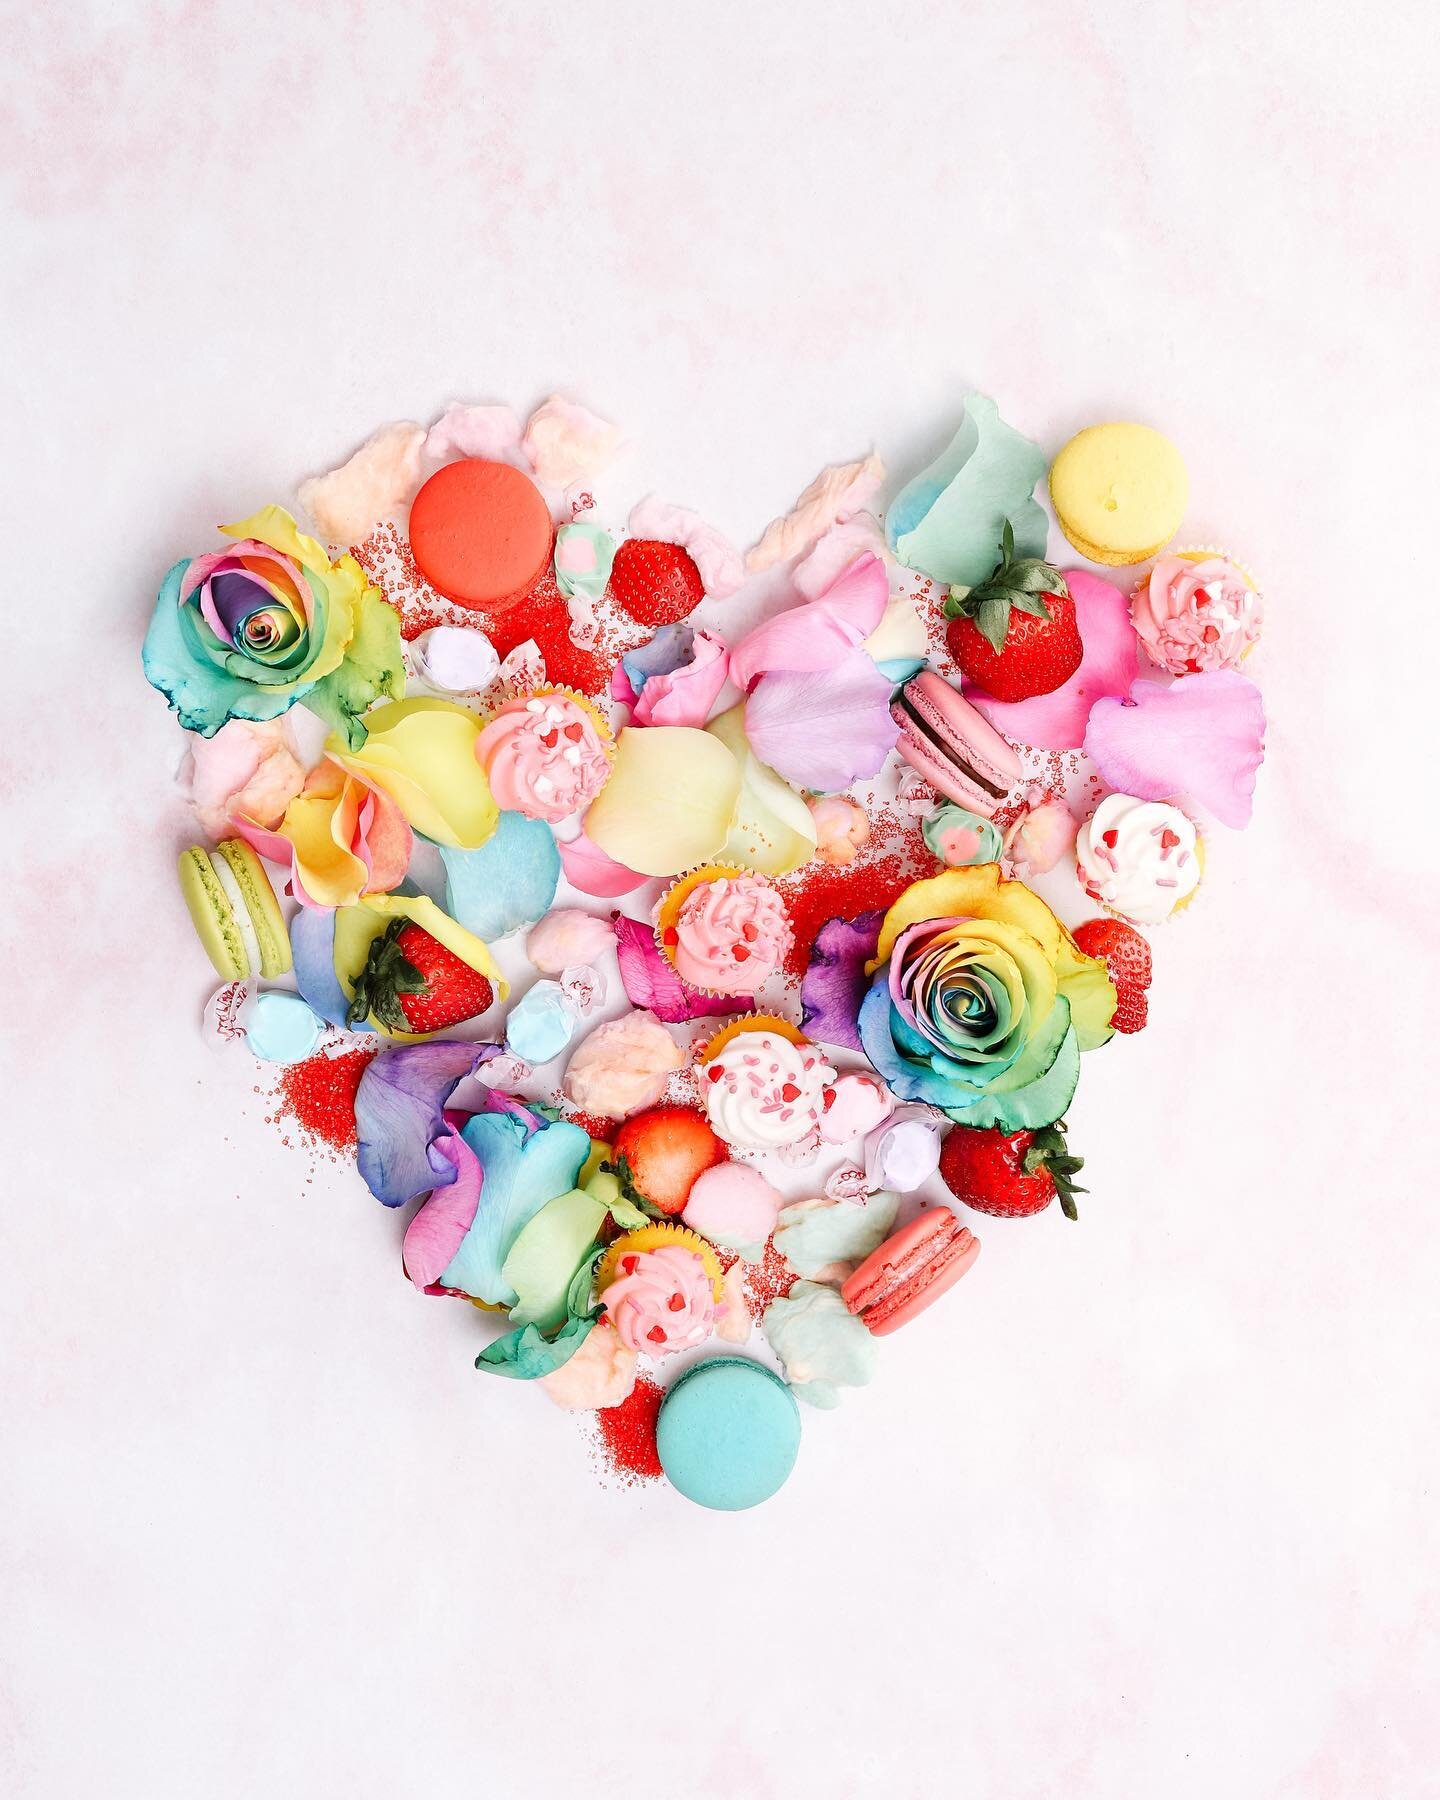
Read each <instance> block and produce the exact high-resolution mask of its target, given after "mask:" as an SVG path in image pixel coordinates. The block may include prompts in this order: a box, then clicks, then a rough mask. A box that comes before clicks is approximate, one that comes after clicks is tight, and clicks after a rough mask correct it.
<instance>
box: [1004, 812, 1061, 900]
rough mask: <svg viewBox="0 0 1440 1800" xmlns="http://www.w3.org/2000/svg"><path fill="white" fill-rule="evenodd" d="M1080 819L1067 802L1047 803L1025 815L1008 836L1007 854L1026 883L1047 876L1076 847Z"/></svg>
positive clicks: (1011, 828)
mask: <svg viewBox="0 0 1440 1800" xmlns="http://www.w3.org/2000/svg"><path fill="white" fill-rule="evenodd" d="M1079 828H1080V824H1079V820H1078V819H1076V817H1075V815H1074V813H1072V812H1071V810H1070V808H1069V807H1068V806H1066V804H1065V803H1064V801H1063V800H1047V801H1045V802H1044V803H1043V804H1042V805H1040V806H1032V807H1031V808H1030V810H1029V811H1028V812H1024V813H1021V815H1020V817H1019V818H1018V819H1016V820H1015V822H1014V824H1013V825H1011V826H1010V827H1009V829H1008V830H1007V831H1006V833H1005V843H1004V850H1003V854H1004V855H1005V856H1006V857H1008V858H1009V861H1010V866H1011V868H1012V869H1013V870H1014V871H1015V873H1016V875H1017V876H1019V878H1020V879H1021V880H1022V881H1024V880H1027V879H1028V878H1029V877H1030V876H1031V875H1045V874H1048V872H1049V871H1050V870H1051V869H1053V868H1054V867H1055V866H1056V864H1057V863H1059V862H1060V861H1061V859H1062V858H1063V857H1066V856H1068V855H1069V854H1070V851H1071V850H1072V849H1073V848H1074V844H1075V833H1076V832H1077V831H1078V830H1079Z"/></svg>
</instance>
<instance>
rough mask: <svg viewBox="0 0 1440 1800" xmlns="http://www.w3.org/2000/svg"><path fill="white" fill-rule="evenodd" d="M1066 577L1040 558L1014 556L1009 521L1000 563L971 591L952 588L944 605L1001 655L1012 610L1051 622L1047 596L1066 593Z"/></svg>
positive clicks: (951, 615)
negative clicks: (966, 620) (969, 620)
mask: <svg viewBox="0 0 1440 1800" xmlns="http://www.w3.org/2000/svg"><path fill="white" fill-rule="evenodd" d="M1068 591H1069V590H1068V589H1067V588H1066V586H1065V577H1064V576H1063V575H1062V574H1061V573H1060V571H1059V570H1058V569H1057V568H1055V567H1054V566H1053V565H1052V564H1051V563H1048V562H1046V561H1045V559H1044V558H1043V557H1040V556H1021V557H1017V556H1016V555H1015V529H1014V527H1013V526H1012V525H1011V523H1010V521H1009V520H1008V519H1007V520H1006V521H1005V525H1004V529H1003V530H1002V532H1001V534H1000V561H999V562H998V563H997V564H996V566H995V568H994V569H993V570H992V572H991V573H990V574H989V575H988V576H987V577H986V578H985V580H984V581H982V582H980V583H979V585H978V586H976V587H972V588H959V587H956V588H951V590H950V598H949V599H948V600H947V601H946V602H945V608H944V610H945V616H946V618H947V619H973V620H974V621H975V628H976V630H977V631H979V633H980V635H981V636H982V637H983V638H984V639H985V641H986V643H988V644H989V646H990V648H991V649H992V650H993V651H994V652H995V653H996V655H997V656H998V655H999V654H1000V652H1001V651H1002V650H1003V649H1004V648H1005V635H1006V633H1007V632H1008V631H1009V629H1010V614H1011V612H1012V611H1015V612H1022V613H1028V614H1029V615H1030V616H1031V618H1035V619H1049V617H1050V608H1049V607H1048V606H1047V605H1046V604H1045V599H1044V596H1045V595H1046V594H1064V593H1067V592H1068Z"/></svg>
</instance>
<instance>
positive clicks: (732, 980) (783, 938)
mask: <svg viewBox="0 0 1440 1800" xmlns="http://www.w3.org/2000/svg"><path fill="white" fill-rule="evenodd" d="M666 937H667V942H669V939H670V933H668V932H667V934H666ZM790 941H791V938H790V921H789V918H788V916H787V915H786V912H785V902H784V901H783V900H782V899H781V898H780V896H779V894H777V893H776V891H775V889H774V888H773V887H772V886H771V885H770V883H769V882H768V881H766V880H765V879H764V878H763V877H762V876H759V875H736V876H728V875H722V876H720V877H718V878H717V879H716V880H714V881H706V882H702V883H701V884H700V885H699V886H698V887H696V888H694V889H693V890H692V891H691V892H690V893H689V894H688V895H687V896H686V898H685V901H684V904H683V905H682V906H681V908H680V914H679V917H678V918H677V919H676V921H675V926H674V933H673V942H671V943H669V947H670V949H671V953H672V955H673V957H674V960H675V972H676V974H677V975H679V977H680V979H681V980H682V981H686V982H689V984H690V986H691V987H696V988H701V989H703V990H708V991H709V992H710V993H713V994H748V993H750V992H751V991H752V990H753V989H754V988H756V987H758V986H759V984H760V983H761V982H762V981H764V980H765V979H766V978H767V976H769V975H771V974H773V973H774V971H775V970H776V969H777V968H779V966H780V963H781V962H782V960H783V959H784V957H785V954H786V952H787V951H788V950H789V948H790Z"/></svg>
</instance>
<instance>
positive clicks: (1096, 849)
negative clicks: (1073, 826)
mask: <svg viewBox="0 0 1440 1800" xmlns="http://www.w3.org/2000/svg"><path fill="white" fill-rule="evenodd" d="M1075 864H1076V869H1077V871H1078V873H1079V876H1080V881H1081V884H1082V885H1083V887H1084V889H1085V892H1086V893H1087V894H1089V896H1090V898H1091V899H1092V900H1098V901H1099V902H1100V904H1101V905H1102V906H1108V907H1109V908H1110V910H1111V911H1112V912H1117V913H1119V914H1121V915H1122V917H1124V918H1127V919H1131V920H1133V921H1134V922H1135V923H1136V924H1137V925H1158V924H1159V923H1160V921H1161V920H1162V919H1168V918H1169V917H1170V914H1171V913H1172V912H1174V910H1175V908H1176V907H1177V906H1179V905H1180V904H1181V903H1182V902H1183V901H1185V900H1188V899H1189V898H1190V896H1191V894H1193V893H1194V892H1195V889H1196V888H1197V887H1198V886H1199V885H1200V852H1199V842H1198V837H1197V834H1196V831H1195V827H1194V826H1193V825H1192V824H1191V823H1190V821H1189V819H1187V818H1186V817H1185V815H1184V813H1182V812H1181V811H1180V809H1179V807H1177V806H1171V805H1170V804H1169V803H1168V802H1167V801H1163V800H1137V799H1136V798H1135V797H1134V796H1133V795H1132V794H1107V795H1106V797H1105V798H1104V799H1103V800H1102V801H1101V802H1100V804H1099V806H1097V807H1096V808H1095V811H1094V812H1093V813H1092V814H1091V816H1090V817H1089V818H1088V819H1087V820H1086V821H1085V823H1084V824H1083V825H1082V826H1081V827H1080V834H1079V836H1078V837H1077V838H1076V840H1075Z"/></svg>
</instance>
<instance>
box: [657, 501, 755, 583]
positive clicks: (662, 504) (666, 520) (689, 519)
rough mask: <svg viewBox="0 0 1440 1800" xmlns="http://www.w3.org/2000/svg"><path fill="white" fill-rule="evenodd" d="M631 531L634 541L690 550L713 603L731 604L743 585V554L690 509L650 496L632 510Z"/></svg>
mask: <svg viewBox="0 0 1440 1800" xmlns="http://www.w3.org/2000/svg"><path fill="white" fill-rule="evenodd" d="M628 530H629V533H630V535H631V537H637V538H655V539H658V541H659V542H660V543H662V544H679V545H680V546H681V548H682V549H684V550H687V551H688V552H689V554H690V558H691V561H692V562H693V563H694V564H695V567H696V568H697V569H698V570H699V571H700V579H701V581H702V582H703V583H704V586H705V592H706V595H707V596H708V597H709V598H710V599H711V600H728V599H729V598H730V596H731V595H732V594H733V593H734V592H735V591H736V589H737V588H739V587H740V586H742V584H743V583H744V580H745V565H744V563H743V562H742V561H741V560H740V552H739V551H738V550H737V549H736V548H735V546H734V545H733V544H732V543H731V542H730V540H729V538H727V537H726V536H725V534H724V533H723V532H721V531H717V530H716V529H715V527H714V526H713V525H707V524H706V522H705V521H704V519H702V518H701V517H700V515H699V513H696V512H691V511H690V510H689V509H688V508H687V507H684V506H671V505H669V504H668V502H666V501H664V500H660V499H657V498H656V496H655V495H654V494H647V495H646V496H645V498H644V499H643V500H640V501H637V502H636V504H635V505H634V506H633V507H631V509H630V519H629V524H628Z"/></svg>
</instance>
